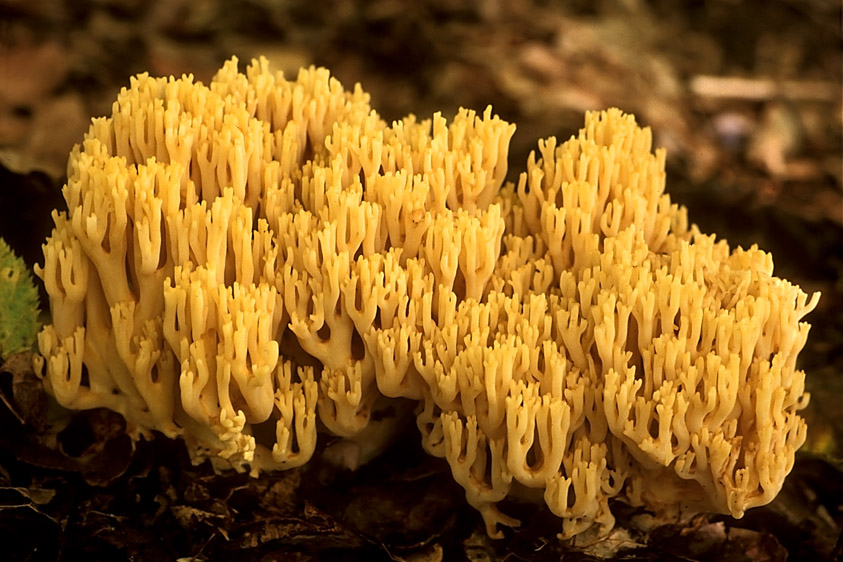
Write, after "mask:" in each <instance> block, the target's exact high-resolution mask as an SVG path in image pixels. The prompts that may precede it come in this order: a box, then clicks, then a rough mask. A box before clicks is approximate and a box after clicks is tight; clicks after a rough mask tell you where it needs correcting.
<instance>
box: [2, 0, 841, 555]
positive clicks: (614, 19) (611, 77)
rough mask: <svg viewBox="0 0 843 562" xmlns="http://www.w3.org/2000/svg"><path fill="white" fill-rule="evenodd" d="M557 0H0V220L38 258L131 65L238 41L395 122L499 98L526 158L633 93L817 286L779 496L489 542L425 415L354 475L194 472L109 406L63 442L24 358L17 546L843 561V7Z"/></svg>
mask: <svg viewBox="0 0 843 562" xmlns="http://www.w3.org/2000/svg"><path fill="white" fill-rule="evenodd" d="M559 4H562V3H559ZM564 4H565V7H557V4H556V3H554V2H543V1H540V0H502V1H494V0H476V1H474V2H460V1H457V0H435V1H434V0H425V1H422V2H411V3H410V2H403V1H401V0H374V1H366V0H354V1H340V0H334V1H329V2H313V1H309V2H308V1H302V0H290V1H287V2H284V1H273V0H247V1H243V2H224V1H221V0H207V1H204V2H195V1H194V0H169V1H167V2H164V1H163V0H158V1H154V2H146V1H143V0H130V1H128V2H127V1H122V0H121V1H118V0H85V1H82V2H80V1H76V0H46V1H42V2H31V1H24V0H2V1H0V236H2V237H3V238H5V239H6V240H7V242H8V243H9V244H10V245H11V246H12V247H13V248H14V249H15V251H16V252H17V253H18V254H20V255H22V256H23V257H24V259H25V260H26V261H27V263H28V264H30V265H32V264H34V263H36V262H39V261H42V260H43V258H42V257H41V249H40V245H41V243H42V241H43V240H44V238H45V237H46V236H47V235H48V234H49V231H50V228H51V226H52V221H51V218H50V210H51V209H52V208H54V207H58V206H61V205H62V204H63V203H62V201H61V195H60V188H61V186H62V184H63V182H64V179H65V167H66V161H67V155H68V153H69V151H70V149H71V147H72V146H73V144H74V143H77V142H79V141H80V140H81V139H82V136H83V134H84V132H85V131H86V129H87V127H88V125H89V122H90V118H91V117H92V116H100V115H107V114H109V113H110V109H111V103H112V101H113V100H114V98H115V96H116V93H117V91H118V90H119V88H121V87H123V86H125V85H127V83H128V77H129V76H132V75H134V74H137V73H140V72H149V73H150V74H151V75H154V76H158V75H171V74H172V75H176V76H178V75H181V74H182V73H192V74H193V75H194V76H195V77H196V78H197V79H198V80H202V81H203V82H205V83H207V82H208V81H209V80H210V78H211V77H212V76H213V74H214V72H215V71H216V70H217V69H218V68H219V67H220V66H221V65H222V62H223V61H225V60H226V59H228V58H230V57H231V56H232V55H236V56H238V57H239V59H240V61H241V64H242V63H244V62H248V61H249V60H250V59H251V58H252V57H256V56H258V55H265V56H267V57H268V58H269V59H270V60H271V62H272V64H273V65H274V67H275V68H277V69H283V70H285V71H286V72H287V73H288V74H289V75H295V72H296V71H297V69H298V68H299V67H301V66H306V65H310V64H317V65H324V66H327V67H328V68H330V69H331V71H332V73H333V74H334V75H335V76H337V77H338V78H339V79H340V80H341V81H342V82H343V84H345V85H346V86H351V85H352V84H354V83H356V82H360V83H361V84H362V85H363V87H364V89H365V90H366V91H368V92H370V93H371V94H372V105H373V107H376V108H378V110H379V111H380V113H381V115H382V116H383V117H384V118H386V119H388V120H391V119H396V118H400V117H402V116H404V115H406V114H408V113H415V114H416V115H419V116H429V115H431V114H432V113H433V112H434V111H440V110H441V111H442V113H443V114H444V115H446V116H450V115H453V114H454V112H455V111H456V110H457V109H458V108H459V107H461V106H462V107H468V108H474V109H478V110H482V109H483V108H484V107H486V106H487V105H488V104H491V105H492V106H493V107H494V110H495V112H496V113H498V114H499V115H500V116H501V117H502V118H504V119H506V120H508V121H510V122H513V123H516V124H517V126H518V129H517V132H516V135H515V137H514V138H513V141H512V145H511V150H510V167H511V168H515V169H519V168H520V166H515V165H513V163H516V162H524V161H525V160H526V158H527V155H528V154H529V152H530V151H531V150H533V149H534V148H535V146H536V140H537V139H539V138H544V137H547V136H551V135H555V136H557V137H559V138H561V139H564V138H567V137H568V136H570V135H571V134H574V133H575V132H576V131H577V130H578V129H579V127H580V126H581V125H582V120H583V113H584V112H585V111H586V110H590V109H602V108H607V107H612V106H617V107H620V108H622V109H623V110H625V111H627V112H631V113H634V114H635V115H636V116H637V118H638V120H639V122H640V123H642V124H644V125H648V126H650V127H652V129H653V132H654V139H655V144H656V145H657V146H664V147H666V148H667V151H668V192H669V193H670V195H671V197H672V198H673V200H674V201H676V202H679V203H682V204H685V205H687V206H688V208H689V215H690V218H691V220H692V221H693V222H695V223H697V224H698V225H699V226H700V228H701V230H702V231H703V232H716V233H718V236H719V237H721V238H726V239H728V240H729V242H730V244H732V245H733V246H737V245H741V246H744V247H748V246H749V245H751V244H758V245H759V246H760V247H762V248H763V249H765V250H768V251H771V252H772V253H773V255H774V256H775V264H776V274H777V275H778V276H781V277H785V278H787V279H789V280H791V281H793V282H795V283H797V284H799V285H800V286H801V287H802V288H803V289H804V290H805V291H806V292H808V293H811V292H814V291H821V292H822V299H821V301H820V304H819V306H818V307H817V309H816V310H815V311H814V312H812V313H811V314H810V316H809V317H808V321H809V322H810V323H811V324H812V326H813V327H812V330H811V336H810V338H809V341H808V344H807V346H806V348H805V350H804V351H803V353H802V355H801V357H800V360H801V368H803V369H805V370H806V372H807V374H808V377H807V381H808V382H807V385H808V390H809V391H810V392H811V394H812V399H811V403H810V405H809V408H808V409H807V410H806V412H805V415H806V417H807V418H808V421H809V427H810V431H809V437H808V443H807V444H806V446H805V447H804V448H803V450H802V451H800V453H799V454H798V456H797V461H796V465H795V467H794V470H793V473H792V475H791V476H790V477H789V478H788V480H787V482H786V484H785V488H784V490H783V491H782V493H781V494H780V495H779V497H778V498H777V499H776V500H775V501H774V502H773V503H772V504H770V505H768V506H766V507H763V508H758V509H754V510H751V511H750V512H749V513H748V514H747V515H746V516H745V517H744V518H743V519H740V520H734V519H731V518H729V517H725V516H701V517H698V518H696V519H694V520H692V521H690V522H685V523H683V524H677V525H670V526H665V527H662V528H659V529H657V530H655V531H652V532H648V533H644V532H641V531H635V530H634V529H631V530H629V531H626V532H625V533H626V534H623V535H613V538H612V541H608V542H607V543H606V544H604V545H603V546H602V547H592V548H590V549H588V550H586V551H577V550H576V549H573V548H572V546H571V545H570V544H564V543H560V542H559V541H558V540H556V539H555V538H554V537H555V533H556V532H558V529H555V528H554V526H553V522H554V518H553V517H552V516H549V515H548V514H547V513H546V512H544V511H539V510H537V508H535V507H531V506H524V505H518V504H513V505H512V506H509V507H508V508H509V509H510V511H511V512H513V513H516V514H518V515H520V516H521V519H522V522H523V523H524V524H523V525H522V526H521V527H520V528H519V529H516V530H511V531H507V533H506V535H505V538H504V539H502V540H497V541H495V540H490V539H488V538H487V537H486V535H485V533H484V532H483V528H482V522H481V520H480V518H479V516H478V515H477V514H476V513H475V512H474V511H473V510H471V509H470V508H468V507H467V506H466V505H465V502H464V500H463V494H462V491H461V490H460V488H459V487H458V486H456V485H455V484H454V483H453V482H452V480H451V477H450V473H449V471H448V467H447V464H445V463H444V462H443V461H438V460H436V459H432V458H428V457H426V456H425V455H423V454H420V453H419V452H418V447H416V446H415V444H416V443H415V442H416V441H417V437H415V436H414V434H413V432H414V431H415V428H412V427H411V428H409V430H408V432H407V434H406V435H405V437H406V438H402V439H400V440H399V441H398V444H396V446H395V447H393V448H392V449H390V450H389V451H388V452H387V453H386V454H385V455H383V456H382V457H380V458H378V459H377V460H376V461H374V462H373V463H371V464H369V465H367V466H365V467H364V468H363V469H361V470H359V471H357V472H355V473H339V474H337V473H335V472H332V471H331V470H330V468H329V467H327V466H321V465H319V463H316V464H315V465H314V466H311V467H309V468H308V469H306V470H291V471H287V472H285V473H282V474H280V475H272V476H264V477H261V478H258V479H250V478H248V477H247V476H242V475H222V476H220V475H215V474H214V473H213V471H211V469H210V468H209V467H208V466H205V465H202V466H198V467H193V466H190V463H189V462H188V460H187V458H186V454H185V453H184V452H183V448H182V447H181V444H180V443H177V442H169V441H167V440H165V439H163V438H156V439H155V440H153V441H151V442H140V443H138V444H137V445H136V446H135V447H134V448H133V446H132V444H131V443H130V441H129V440H128V438H127V437H126V436H125V434H124V433H123V432H122V420H121V419H120V418H119V416H117V415H115V414H111V413H109V412H104V411H93V412H83V413H80V414H77V415H76V416H75V417H74V419H73V421H72V422H71V423H70V425H69V426H68V427H67V428H66V429H65V430H64V432H62V434H60V435H59V436H58V442H57V443H54V444H53V446H52V447H51V446H48V444H46V443H45V442H44V440H43V439H41V438H40V437H39V431H40V430H41V428H40V427H39V424H41V423H45V418H44V411H45V410H39V408H45V407H46V406H45V402H44V400H45V397H44V396H43V394H41V393H40V386H38V385H37V384H35V383H34V382H33V379H32V374H31V370H29V368H28V363H27V362H26V360H25V359H24V358H21V357H18V358H17V359H16V360H15V361H12V362H10V363H8V364H7V365H6V366H5V367H4V369H3V370H4V373H5V374H3V375H0V383H2V384H0V394H2V397H3V403H0V427H2V428H3V429H2V430H0V537H2V541H0V544H2V545H3V546H2V547H3V548H11V549H12V550H11V555H12V557H13V558H14V559H22V560H52V559H56V558H57V557H61V558H62V559H65V560H76V559H82V556H84V557H85V558H86V559H93V560H98V559H103V560H104V559H108V560H117V559H127V560H128V559H133V560H173V559H175V558H184V559H193V560H216V559H221V558H223V557H227V558H232V557H233V558H235V559H237V560H286V559H293V560H310V559H320V560H323V559H324V560H353V559H368V560H380V559H383V560H390V559H391V560H414V561H423V560H430V561H435V560H440V559H445V560H460V559H466V560H473V561H483V560H489V561H495V560H558V559H560V557H561V556H562V555H563V553H564V559H565V560H589V559H592V557H594V556H601V555H602V556H606V557H609V558H613V557H614V558H615V559H618V560H621V559H622V560H627V561H635V560H642V561H643V560H677V561H678V560H683V561H690V560H699V561H703V560H712V561H713V560H736V561H737V560H751V561H756V562H761V561H768V560H770V561H773V560H784V559H785V558H787V557H788V556H789V559H790V560H821V559H832V558H833V557H840V556H841V546H842V545H841V542H840V529H841V524H843V472H841V469H842V468H843V463H841V459H843V408H841V407H840V404H841V400H843V314H841V312H840V311H841V310H843V163H842V162H841V154H843V88H842V86H841V85H842V84H843V64H841V61H843V36H841V27H840V22H841V6H840V3H839V2H838V1H834V0H778V1H774V2H765V1H763V0H716V1H713V2H691V3H689V2H685V3H675V2H670V1H667V0H652V1H649V2H646V1H644V0H603V1H597V2H592V1H585V0H575V1H573V2H567V3H564ZM4 404H5V406H4ZM9 428H11V429H9ZM407 443H410V444H411V445H413V446H412V447H410V446H408V445H407ZM619 511H621V512H622V511H623V510H622V509H619ZM627 516H628V517H627V518H626V522H627V523H628V522H629V521H630V520H631V518H632V514H627ZM624 517H625V515H624V514H623V513H621V517H620V519H621V521H620V522H621V523H622V524H623V523H624ZM621 526H623V525H621ZM6 559H9V558H6Z"/></svg>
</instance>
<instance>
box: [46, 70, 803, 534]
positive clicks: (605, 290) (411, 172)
mask: <svg viewBox="0 0 843 562" xmlns="http://www.w3.org/2000/svg"><path fill="white" fill-rule="evenodd" d="M513 133H514V126H513V125H510V124H508V123H506V122H504V121H502V120H501V119H499V118H498V117H497V116H494V115H493V114H492V112H491V109H487V110H486V111H485V112H484V113H483V114H477V113H474V112H472V111H467V110H461V111H460V112H459V113H458V114H457V115H456V116H455V118H454V119H453V121H452V122H450V123H448V122H447V121H446V120H445V119H444V118H443V117H442V116H441V115H440V114H435V115H434V116H433V118H432V119H430V120H423V121H419V120H417V119H416V118H415V117H413V116H410V117H407V118H405V119H403V120H401V121H398V122H395V123H393V124H391V125H388V124H387V123H385V122H384V121H383V120H381V119H380V117H379V116H378V115H377V113H375V112H374V111H373V110H372V109H371V108H370V107H369V103H368V96H367V95H366V94H365V93H364V92H363V91H362V90H361V89H360V87H359V86H357V87H355V89H354V90H353V91H350V92H349V91H346V90H344V89H343V88H342V86H341V85H340V84H339V83H338V82H337V81H336V80H335V79H333V78H331V77H330V76H329V75H328V73H327V71H326V70H324V69H316V68H310V69H305V70H302V71H301V72H300V73H299V76H298V77H297V79H296V80H293V81H290V80H287V79H285V78H284V76H283V75H282V74H281V73H275V72H271V71H270V70H269V69H268V64H267V62H266V61H265V60H263V59H261V60H258V61H253V63H252V64H251V65H250V66H249V67H248V68H247V69H246V72H245V74H240V73H239V72H238V71H237V61H236V59H233V60H231V61H229V62H228V63H226V64H225V66H224V67H223V68H222V69H221V70H220V71H219V73H218V74H217V75H216V76H215V77H214V79H213V80H212V82H211V83H210V84H209V85H208V86H205V85H203V84H201V83H199V82H195V81H194V80H193V78H192V77H190V76H186V77H182V78H181V79H173V78H170V79H156V78H150V77H149V76H147V75H141V76H138V77H137V78H135V79H133V80H132V83H131V85H130V87H129V88H126V89H124V90H122V91H121V92H120V94H119V96H118V99H117V101H116V102H115V104H114V107H113V111H112V115H111V116H110V117H108V118H101V119H95V120H94V122H93V124H92V126H91V129H90V131H89V133H88V134H87V135H86V137H85V140H84V141H83V143H82V144H81V145H80V146H78V147H76V148H75V149H74V151H73V152H72V153H71V156H70V160H69V163H68V182H67V185H66V186H65V189H64V196H65V200H66V201H67V205H68V210H67V212H66V213H65V212H56V213H54V220H55V225H56V226H55V229H54V231H53V234H52V236H51V237H50V238H49V239H48V240H47V243H46V244H45V245H44V256H45V263H44V266H43V267H41V268H38V269H37V274H38V276H39V277H41V279H42V280H43V281H44V283H45V286H46V288H47V292H48V294H49V296H50V301H51V312H52V319H53V321H52V324H50V325H48V326H46V327H45V328H44V329H43V330H42V332H41V334H40V336H39V346H40V350H41V354H42V355H43V359H42V360H41V365H40V366H41V368H42V371H43V374H44V381H45V385H46V387H47V389H48V390H49V391H50V392H51V393H52V394H53V395H54V396H55V397H56V399H57V400H58V401H59V402H60V403H61V404H63V405H64V406H67V407H69V408H93V407H107V408H111V409H113V410H115V411H118V412H120V413H121V414H122V415H123V416H124V417H125V418H126V420H127V422H128V424H129V428H130V431H131V432H132V434H133V435H136V436H137V435H141V434H146V433H148V432H149V431H151V430H157V431H161V432H163V433H164V434H166V435H168V436H170V437H177V436H180V437H182V438H183V439H184V440H185V442H186V443H187V444H188V446H189V448H190V452H191V455H192V456H193V458H194V459H195V460H197V461H199V460H202V459H204V458H210V459H211V460H212V461H213V462H214V463H215V464H216V465H218V466H220V467H225V466H231V467H234V468H237V469H244V468H249V469H251V470H252V471H253V472H257V471H259V470H269V469H277V468H281V469H283V468H289V467H294V466H299V465H301V464H303V463H305V462H307V460H308V459H309V458H310V457H311V456H312V455H313V452H314V449H315V444H316V440H317V436H318V433H320V432H330V433H332V434H335V435H339V436H342V437H344V438H348V439H354V438H355V437H357V438H359V436H361V435H366V433H365V432H367V431H369V430H370V427H371V424H370V418H371V413H372V411H373V408H376V407H377V405H376V404H377V403H379V402H380V401H383V400H389V399H395V398H404V399H410V400H414V401H416V402H417V403H418V408H417V411H416V417H417V425H418V427H419V429H420V431H421V434H422V443H423V446H424V448H425V449H426V450H427V451H428V452H429V453H431V454H433V455H436V456H439V457H443V458H445V459H446V460H447V462H448V463H449V465H450V467H451V470H452V473H453V476H454V478H455V480H456V481H457V482H458V483H459V484H460V485H461V486H463V488H465V490H466V497H467V499H468V501H469V502H470V503H471V504H472V505H473V506H474V507H475V508H477V509H478V510H479V511H480V513H481V514H482V515H483V518H484V520H485V522H486V526H487V530H488V532H489V533H490V534H491V535H493V536H499V534H500V530H499V529H498V525H499V524H504V525H515V524H517V521H515V520H514V519H512V518H510V517H508V516H506V515H504V514H503V513H501V512H500V511H499V509H498V508H497V504H498V503H499V502H501V500H503V499H504V498H506V497H507V496H509V495H511V494H513V493H514V491H515V490H516V488H519V487H522V488H533V489H536V490H537V491H538V492H539V493H540V495H542V494H543V497H544V501H545V502H546V503H547V505H548V507H549V508H550V510H551V511H552V512H553V513H554V514H555V515H556V516H558V517H559V518H560V519H561V535H562V536H564V537H573V536H576V535H580V534H582V533H590V534H597V535H599V534H602V533H606V532H608V531H609V530H610V529H611V528H612V526H613V525H614V516H613V515H612V511H611V509H610V504H609V500H610V499H613V498H615V499H619V500H622V501H626V502H629V503H632V504H635V505H644V506H646V507H648V508H650V509H652V510H654V511H657V512H660V513H667V512H670V511H671V510H676V509H678V508H679V507H680V504H682V503H687V502H688V501H689V500H690V499H693V500H694V502H693V503H695V504H696V505H695V506H694V507H696V508H698V509H706V510H714V511H719V512H723V513H731V514H732V515H734V516H738V517H739V516H741V515H742V514H743V512H744V511H745V510H746V509H748V508H751V507H753V506H756V505H761V504H763V503H766V502H769V501H770V500H771V499H772V498H773V497H774V496H775V494H776V493H777V492H778V490H779V489H780V488H781V485H782V481H783V479H784V477H785V475H786V474H787V473H788V472H789V470H790V469H791V467H792V464H793V456H794V452H795V450H796V449H797V448H798V447H799V446H800V445H801V444H802V442H803V441H804V438H805V423H804V421H803V420H802V418H801V417H799V415H798V413H797V412H798V411H799V410H800V409H801V408H803V407H804V406H805V404H806V403H807V399H808V397H807V395H806V394H805V392H804V373H802V372H801V371H798V370H797V369H796V356H797V354H798V352H799V351H800V349H801V348H802V346H803V345H804V344H805V340H806V337H807V332H808V326H807V325H806V324H804V323H803V322H802V321H801V319H802V317H803V316H804V315H805V314H807V313H808V312H810V310H811V309H812V308H813V307H814V306H815V305H816V302H817V298H818V295H814V296H813V297H812V298H811V299H808V297H807V295H805V294H804V293H803V292H802V291H800V290H799V288H798V287H795V286H793V285H791V284H789V283H787V282H786V281H782V280H780V279H777V278H775V277H774V276H773V275H772V259H771V258H770V256H769V255H768V254H765V253H763V252H761V251H760V250H758V249H757V248H752V249H750V250H747V251H744V250H740V249H739V250H735V251H733V252H731V251H730V249H729V247H728V246H727V245H726V243H725V242H715V241H714V238H713V237H709V236H705V235H702V234H701V233H700V232H699V231H698V230H697V229H696V227H694V226H689V224H688V220H687V215H686V212H685V209H683V208H681V207H679V206H677V205H675V204H672V203H671V201H670V198H669V197H668V195H667V194H666V193H665V172H664V160H665V154H664V151H662V150H657V151H655V152H652V150H651V144H652V138H651V134H650V131H649V129H642V128H640V127H638V126H637V125H636V123H635V120H634V118H633V117H632V116H629V115H624V114H623V113H621V112H620V111H618V110H610V111H607V112H601V113H589V114H588V115H587V116H586V125H585V127H584V128H583V129H582V130H581V131H580V133H579V135H577V136H575V137H572V138H571V139H570V140H569V141H567V142H564V143H562V144H559V145H557V143H556V140H555V139H552V138H551V139H547V140H544V141H541V142H540V143H539V154H540V157H539V158H536V157H535V155H531V156H530V159H529V160H528V162H527V169H526V171H525V172H523V173H522V174H521V175H520V179H519V180H518V181H517V182H516V183H506V182H505V178H506V175H507V173H508V167H507V152H508V145H509V140H510V138H511V136H512V134H513ZM402 404H405V405H406V403H402Z"/></svg>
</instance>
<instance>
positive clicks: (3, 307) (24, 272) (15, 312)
mask: <svg viewBox="0 0 843 562" xmlns="http://www.w3.org/2000/svg"><path fill="white" fill-rule="evenodd" d="M38 327H39V326H38V291H37V290H36V289H35V284H34V283H33V282H32V274H31V272H30V271H29V269H28V268H27V267H26V264H25V263H24V262H23V260H22V259H20V258H19V257H17V256H16V255H15V254H14V252H12V249H11V248H10V247H9V245H8V244H6V242H5V241H4V240H3V239H2V238H0V359H2V360H5V359H6V358H7V357H9V356H10V355H12V354H14V353H17V352H18V351H23V350H25V349H29V348H30V347H32V344H33V343H35V335H36V334H37V332H38Z"/></svg>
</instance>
